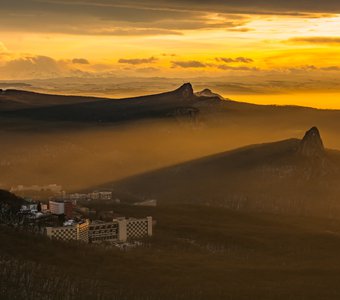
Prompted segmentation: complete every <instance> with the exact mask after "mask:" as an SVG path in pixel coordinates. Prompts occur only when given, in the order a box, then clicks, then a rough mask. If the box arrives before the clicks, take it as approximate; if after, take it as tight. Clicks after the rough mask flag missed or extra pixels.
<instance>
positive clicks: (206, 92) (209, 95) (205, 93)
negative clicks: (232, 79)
mask: <svg viewBox="0 0 340 300" xmlns="http://www.w3.org/2000/svg"><path fill="white" fill-rule="evenodd" d="M195 95H196V96H198V97H207V98H219V99H220V100H223V99H224V98H223V97H222V96H221V95H219V94H216V93H214V92H212V91H211V90H210V89H204V90H202V91H200V92H197V93H195Z"/></svg>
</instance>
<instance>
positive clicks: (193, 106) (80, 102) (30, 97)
mask: <svg viewBox="0 0 340 300" xmlns="http://www.w3.org/2000/svg"><path fill="white" fill-rule="evenodd" d="M221 103H222V97H221V96H219V95H217V94H214V93H212V92H211V91H210V90H204V91H202V92H201V93H197V94H195V93H194V91H193V88H192V86H191V84H190V83H186V84H184V85H182V86H181V87H180V88H178V89H176V90H174V91H171V92H166V93H163V94H157V95H151V96H142V97H136V98H127V99H116V100H114V99H101V98H90V97H76V96H57V95H44V94H37V93H32V92H23V91H17V90H5V91H2V93H1V94H0V111H3V113H2V115H3V116H6V117H24V118H30V119H37V120H53V121H56V120H59V121H81V122H116V121H124V120H131V119H133V120H137V119H145V118H167V117H189V118H192V117H194V116H196V115H197V114H198V113H199V112H200V111H201V110H205V109H207V108H209V107H210V108H211V107H213V106H214V105H219V104H221Z"/></svg>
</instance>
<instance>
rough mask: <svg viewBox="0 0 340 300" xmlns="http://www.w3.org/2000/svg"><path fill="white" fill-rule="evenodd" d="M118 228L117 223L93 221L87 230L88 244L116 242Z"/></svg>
mask: <svg viewBox="0 0 340 300" xmlns="http://www.w3.org/2000/svg"><path fill="white" fill-rule="evenodd" d="M118 235H119V226H118V223H117V222H104V221H93V222H91V224H90V228H89V242H90V243H101V242H114V241H118Z"/></svg>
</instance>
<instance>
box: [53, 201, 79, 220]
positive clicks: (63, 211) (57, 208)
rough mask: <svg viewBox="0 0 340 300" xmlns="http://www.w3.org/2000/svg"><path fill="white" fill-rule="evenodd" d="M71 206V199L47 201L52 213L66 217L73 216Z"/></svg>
mask: <svg viewBox="0 0 340 300" xmlns="http://www.w3.org/2000/svg"><path fill="white" fill-rule="evenodd" d="M73 206H74V205H73V203H72V202H71V201H63V200H62V201H52V200H50V201H49V208H50V212H51V213H52V214H54V215H65V216H66V217H67V218H68V219H71V218H72V217H73Z"/></svg>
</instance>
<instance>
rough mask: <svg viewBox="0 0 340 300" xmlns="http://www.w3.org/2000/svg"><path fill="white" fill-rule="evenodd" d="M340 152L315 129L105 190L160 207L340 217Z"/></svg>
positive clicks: (137, 177)
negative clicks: (172, 205)
mask: <svg viewBox="0 0 340 300" xmlns="http://www.w3.org/2000/svg"><path fill="white" fill-rule="evenodd" d="M339 170H340V152H337V151H331V150H326V149H324V147H323V142H322V139H321V137H320V134H319V131H318V129H317V128H316V127H314V128H312V129H310V130H309V131H308V132H307V133H306V135H305V137H304V138H303V139H302V140H299V139H290V140H284V141H280V142H274V143H269V144H260V145H253V146H249V147H245V148H241V149H237V150H234V151H228V152H225V153H220V154H217V155H213V156H208V157H205V158H202V159H198V160H194V161H190V162H187V163H184V164H179V165H176V166H173V167H168V168H164V169H161V170H158V171H154V172H150V173H146V174H144V175H140V176H135V177H131V178H128V179H125V180H122V181H119V182H115V183H112V184H107V185H104V186H105V187H111V188H114V189H115V190H116V191H125V192H129V193H131V194H133V195H135V196H138V197H142V198H143V197H144V198H145V199H151V198H152V199H157V200H158V203H160V204H162V203H194V204H197V203H200V204H205V205H213V206H223V207H227V208H232V209H235V210H250V211H266V212H275V213H276V212H278V213H289V214H291V213H297V214H305V215H307V214H308V215H326V216H333V215H335V214H336V215H340V202H339V201H338V199H339V197H340V187H339V184H338V182H339V180H340V172H339Z"/></svg>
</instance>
